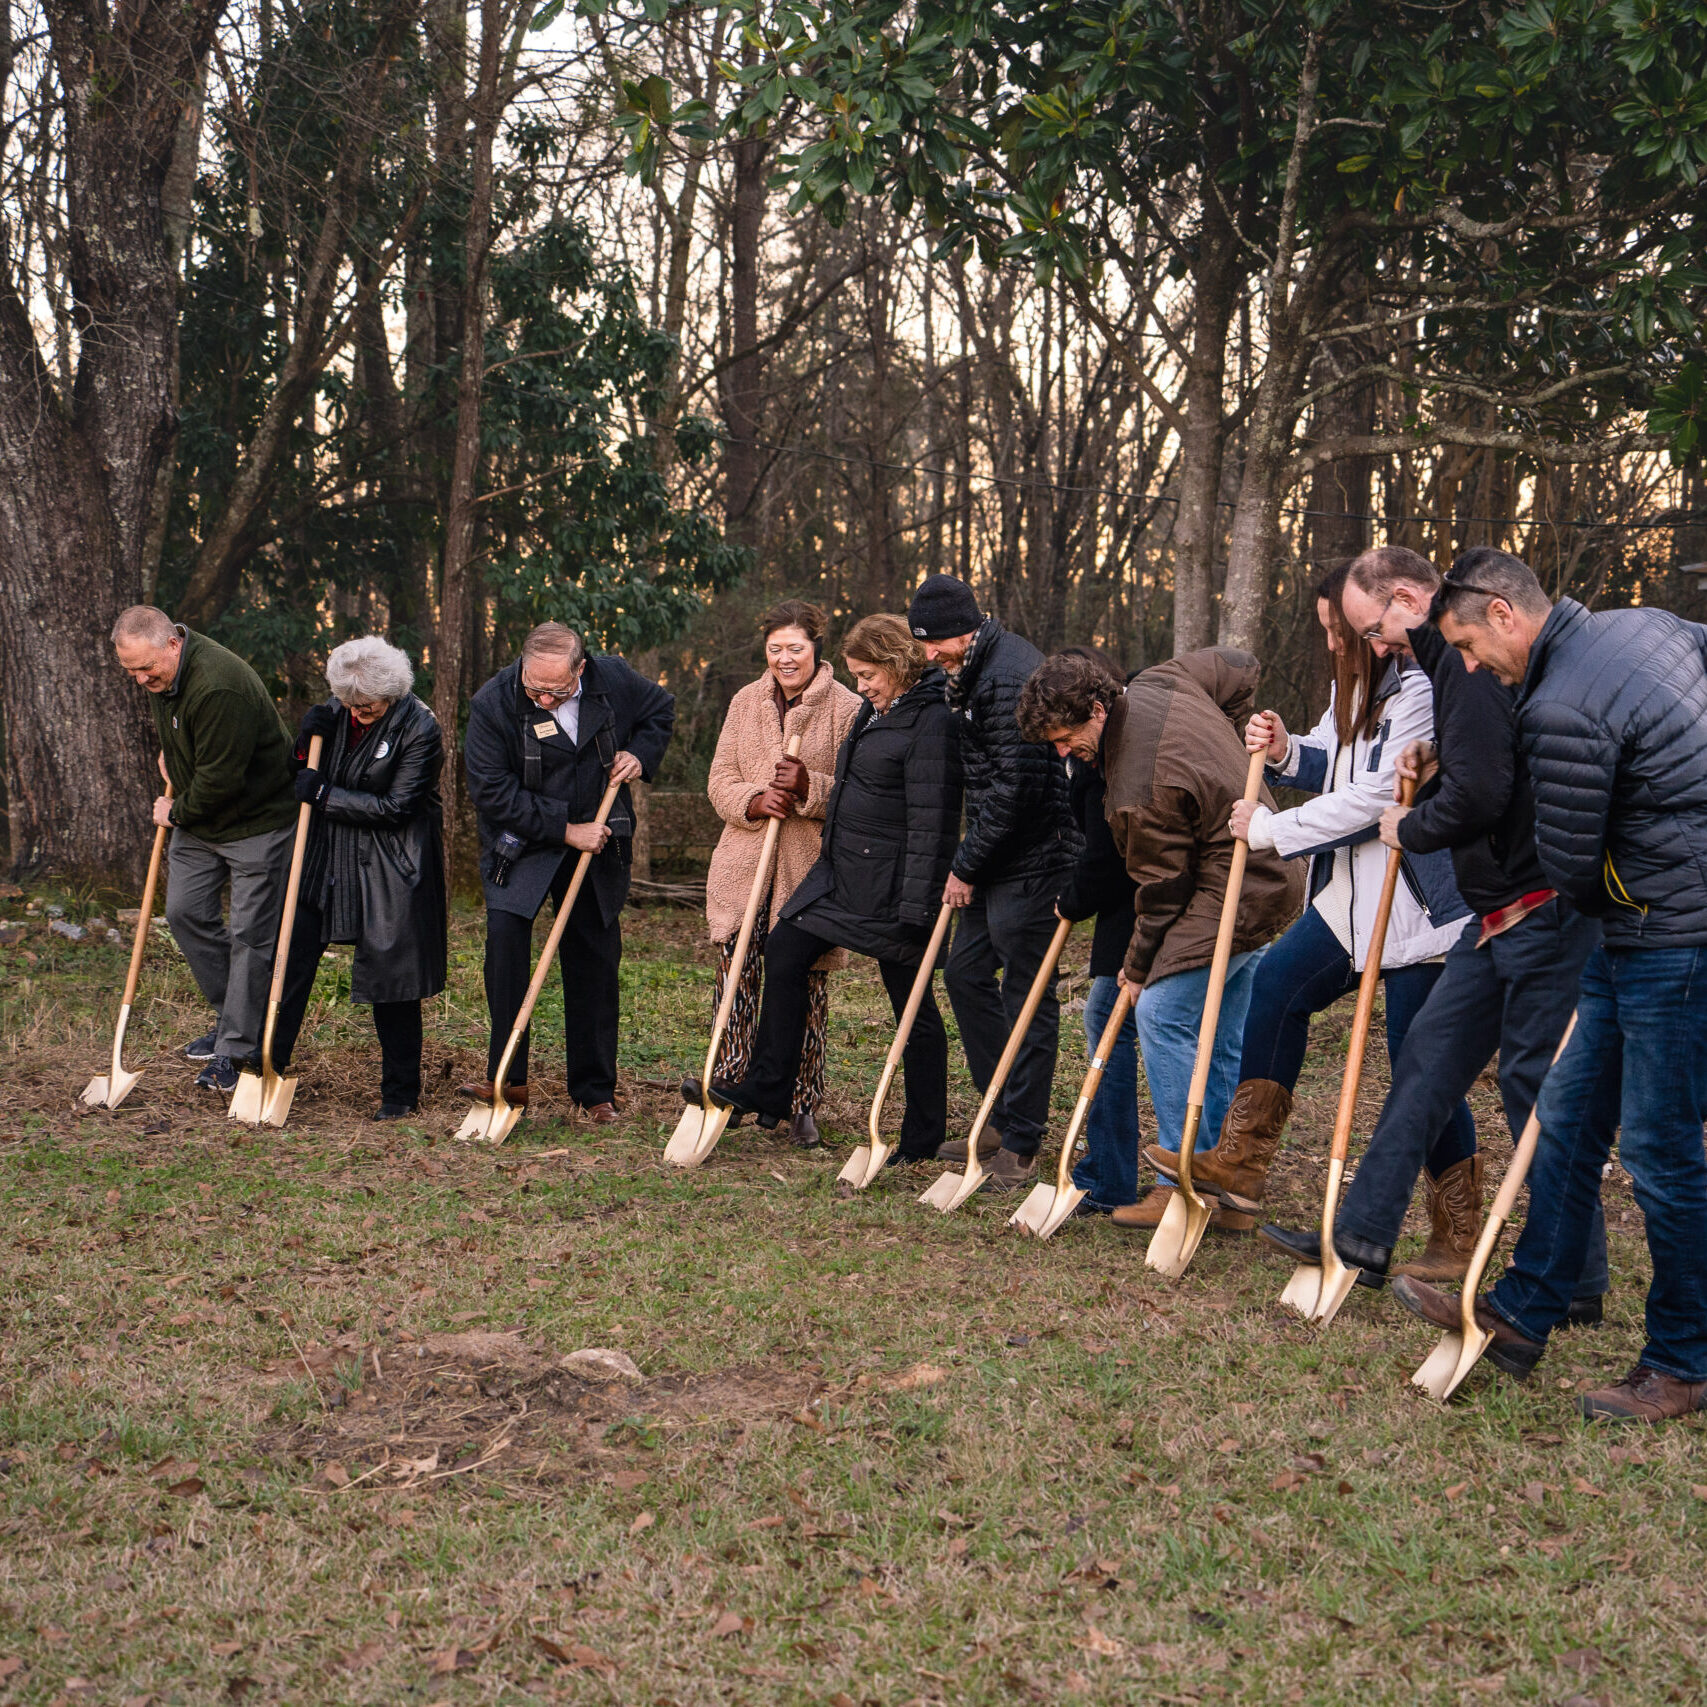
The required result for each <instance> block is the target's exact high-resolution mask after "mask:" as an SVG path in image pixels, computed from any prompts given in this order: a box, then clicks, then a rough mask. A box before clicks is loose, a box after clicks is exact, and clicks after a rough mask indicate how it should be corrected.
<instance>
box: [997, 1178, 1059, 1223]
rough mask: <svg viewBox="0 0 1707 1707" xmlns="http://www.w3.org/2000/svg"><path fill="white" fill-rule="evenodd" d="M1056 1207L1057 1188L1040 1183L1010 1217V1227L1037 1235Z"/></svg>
mask: <svg viewBox="0 0 1707 1707" xmlns="http://www.w3.org/2000/svg"><path fill="white" fill-rule="evenodd" d="M1054 1207H1055V1187H1054V1186H1052V1185H1050V1184H1048V1183H1047V1182H1042V1183H1039V1184H1037V1185H1034V1186H1033V1187H1032V1188H1031V1190H1030V1191H1028V1192H1027V1193H1026V1194H1025V1202H1024V1203H1022V1204H1021V1205H1020V1206H1019V1208H1018V1209H1016V1210H1015V1211H1014V1212H1013V1214H1011V1215H1010V1216H1009V1217H1008V1225H1009V1226H1010V1227H1017V1228H1019V1230H1020V1231H1021V1232H1022V1233H1034V1234H1035V1233H1037V1232H1039V1231H1040V1230H1041V1229H1042V1227H1043V1223H1044V1222H1045V1221H1047V1220H1048V1219H1049V1212H1050V1210H1052V1209H1053V1208H1054Z"/></svg>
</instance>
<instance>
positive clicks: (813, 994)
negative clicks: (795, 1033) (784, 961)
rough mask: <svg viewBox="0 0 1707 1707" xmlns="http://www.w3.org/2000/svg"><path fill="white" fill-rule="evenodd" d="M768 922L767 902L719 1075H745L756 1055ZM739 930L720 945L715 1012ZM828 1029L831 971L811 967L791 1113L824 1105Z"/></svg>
mask: <svg viewBox="0 0 1707 1707" xmlns="http://www.w3.org/2000/svg"><path fill="white" fill-rule="evenodd" d="M770 928H771V921H770V905H769V903H768V902H767V903H766V904H765V905H764V906H763V907H761V908H760V909H759V916H758V917H757V918H756V919H755V920H754V921H753V938H752V941H751V942H749V943H748V944H747V963H746V965H745V966H743V967H742V968H741V982H740V984H739V985H738V986H737V987H736V991H735V1006H734V1008H733V1010H732V1011H731V1012H730V1015H729V1029H728V1031H727V1032H725V1033H724V1037H723V1047H722V1049H721V1050H720V1051H719V1053H718V1057H717V1075H718V1077H719V1078H723V1079H731V1080H739V1079H741V1078H744V1077H745V1076H746V1072H747V1066H748V1063H749V1062H751V1060H752V1058H753V1042H754V1040H755V1038H756V1037H757V1036H758V1030H759V991H760V986H761V983H762V980H763V967H764V956H765V938H766V937H767V936H769V935H770ZM739 935H740V932H739V931H737V932H736V933H735V935H734V936H728V937H725V938H724V939H723V941H722V942H721V943H720V944H719V945H718V954H717V989H716V993H715V995H714V996H713V998H712V1004H713V1012H715V1011H716V1008H717V1007H718V1006H719V1005H720V1004H721V1003H722V1001H723V992H724V990H725V989H726V988H727V987H728V982H729V968H730V965H731V963H732V962H733V961H734V959H735V937H737V936H739ZM829 1030H830V975H829V973H828V972H810V973H808V974H807V976H806V1044H805V1047H804V1048H803V1049H802V1050H801V1053H800V1071H799V1073H797V1074H796V1075H795V1080H794V1107H793V1108H792V1109H791V1110H790V1113H791V1114H795V1115H799V1114H810V1115H811V1116H813V1118H814V1119H816V1118H817V1114H818V1110H819V1109H821V1108H822V1107H823V1106H824V1066H825V1060H826V1048H827V1044H828V1041H829Z"/></svg>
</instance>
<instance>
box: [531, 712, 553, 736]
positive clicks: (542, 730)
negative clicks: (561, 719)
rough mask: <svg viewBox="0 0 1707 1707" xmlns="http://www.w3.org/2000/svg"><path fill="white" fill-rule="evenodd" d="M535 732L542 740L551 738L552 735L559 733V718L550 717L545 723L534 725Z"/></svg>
mask: <svg viewBox="0 0 1707 1707" xmlns="http://www.w3.org/2000/svg"><path fill="white" fill-rule="evenodd" d="M533 732H534V734H535V735H537V736H538V737H539V738H540V740H542V741H544V740H547V739H549V738H550V737H551V736H553V735H555V734H557V733H558V728H557V719H556V718H555V717H548V718H546V720H545V721H544V722H543V723H536V724H535V725H534V726H533Z"/></svg>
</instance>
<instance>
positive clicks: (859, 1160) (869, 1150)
mask: <svg viewBox="0 0 1707 1707" xmlns="http://www.w3.org/2000/svg"><path fill="white" fill-rule="evenodd" d="M953 916H954V909H953V908H952V907H951V906H949V904H948V903H947V902H946V901H945V902H944V903H943V905H942V910H941V911H940V912H939V913H938V914H937V916H936V929H935V930H933V931H932V932H931V940H930V942H929V943H927V944H926V946H925V957H924V959H923V960H921V961H920V962H919V973H918V976H917V977H916V978H915V979H914V980H913V987H912V989H911V990H910V991H909V992H908V993H907V1005H906V1006H905V1007H904V1008H903V1009H902V1010H901V1020H900V1023H899V1024H898V1025H897V1026H896V1027H895V1041H894V1042H893V1043H891V1044H890V1045H889V1054H888V1056H887V1057H886V1058H885V1060H884V1062H883V1077H882V1078H880V1079H879V1080H878V1081H877V1095H876V1096H875V1097H873V1098H872V1099H871V1113H870V1115H869V1116H868V1117H867V1119H866V1123H865V1128H866V1131H867V1132H868V1133H869V1134H870V1135H871V1142H870V1144H861V1145H860V1147H859V1148H858V1149H857V1150H855V1151H854V1153H853V1154H852V1155H851V1156H849V1157H848V1159H847V1160H846V1161H845V1162H844V1163H843V1164H842V1171H841V1172H840V1173H839V1174H837V1175H836V1179H837V1182H838V1183H839V1184H842V1185H846V1186H851V1187H852V1188H853V1189H854V1190H855V1191H864V1190H865V1188H866V1187H867V1186H868V1185H870V1184H871V1182H872V1181H873V1180H874V1179H876V1178H877V1176H878V1175H879V1174H880V1173H882V1172H883V1165H884V1163H885V1162H887V1161H888V1160H889V1153H890V1152H891V1151H892V1150H893V1149H894V1148H895V1146H894V1145H893V1144H885V1143H884V1142H883V1133H882V1130H881V1129H880V1127H879V1125H878V1122H879V1121H880V1120H881V1119H882V1117H883V1105H884V1103H885V1102H886V1101H888V1099H889V1087H890V1085H891V1084H893V1083H894V1081H895V1073H896V1070H897V1069H898V1068H899V1067H900V1065H901V1057H902V1055H903V1054H904V1053H905V1052H906V1048H907V1040H908V1038H910V1037H911V1036H912V1035H913V1021H914V1020H916V1019H917V1018H918V1017H919V1008H920V1006H921V1004H922V1003H923V1002H924V999H925V991H926V990H928V989H929V988H930V987H931V978H932V976H933V974H934V973H935V972H936V962H937V956H938V955H939V954H941V953H942V939H943V938H944V937H945V936H947V935H948V921H949V920H950V919H951V918H952V917H953Z"/></svg>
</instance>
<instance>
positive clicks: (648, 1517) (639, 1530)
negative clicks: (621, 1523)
mask: <svg viewBox="0 0 1707 1707" xmlns="http://www.w3.org/2000/svg"><path fill="white" fill-rule="evenodd" d="M657 1521H658V1514H657V1512H655V1511H643V1512H641V1514H640V1515H639V1516H638V1517H637V1518H635V1520H634V1521H633V1522H632V1523H631V1524H629V1526H628V1533H629V1537H630V1539H632V1538H633V1537H634V1536H636V1535H644V1534H645V1533H646V1531H647V1530H648V1529H650V1528H651V1527H652V1525H653V1524H655V1523H656V1522H657Z"/></svg>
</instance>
